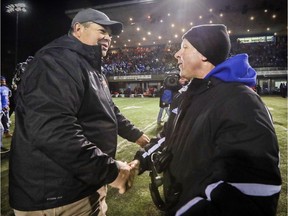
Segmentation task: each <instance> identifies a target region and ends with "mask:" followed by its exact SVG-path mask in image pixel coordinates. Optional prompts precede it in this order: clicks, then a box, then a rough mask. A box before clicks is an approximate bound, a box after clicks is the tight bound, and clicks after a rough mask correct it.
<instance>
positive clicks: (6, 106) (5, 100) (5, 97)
mask: <svg viewBox="0 0 288 216" xmlns="http://www.w3.org/2000/svg"><path fill="white" fill-rule="evenodd" d="M0 89H1V90H0V91H1V101H2V106H3V108H2V111H3V115H2V118H1V122H2V125H3V127H4V137H12V134H11V133H10V124H11V122H10V115H9V110H10V99H9V98H10V97H11V96H12V93H11V90H10V88H9V87H8V86H7V84H6V78H5V77H4V76H1V87H0Z"/></svg>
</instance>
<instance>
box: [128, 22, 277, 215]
mask: <svg viewBox="0 0 288 216" xmlns="http://www.w3.org/2000/svg"><path fill="white" fill-rule="evenodd" d="M230 48H231V45H230V38H229V35H228V32H227V28H226V26H224V25H222V24H206V25H199V26H194V27H192V28H191V29H190V30H188V31H187V32H186V33H185V34H184V35H183V37H182V43H181V48H180V50H179V51H178V52H177V53H176V54H175V58H176V59H177V60H178V65H179V69H180V76H181V77H185V78H186V79H188V80H190V83H189V85H188V89H187V91H186V92H184V93H183V97H182V102H181V104H180V106H179V108H178V113H177V115H176V116H175V119H174V121H173V124H171V126H170V127H168V128H167V131H166V136H165V140H164V143H163V141H162V143H161V146H162V150H161V151H157V152H153V151H152V149H147V150H146V155H145V156H146V158H149V157H147V156H148V155H150V161H151V162H152V163H150V164H152V166H151V167H152V177H151V179H152V181H151V184H150V190H151V195H152V199H153V201H154V203H155V205H156V206H157V207H158V208H159V209H160V210H162V211H164V212H165V213H166V215H176V216H179V215H181V216H186V215H187V216H188V215H193V216H204V215H205V216H215V215H217V216H230V215H233V216H243V215H263V216H264V215H265V216H272V215H276V210H277V203H278V199H279V194H280V191H281V184H282V182H281V175H280V170H279V147H278V141H277V136H276V133H275V129H274V126H273V121H272V116H271V114H270V113H269V110H268V108H267V107H266V105H265V104H264V103H263V102H262V100H261V98H260V97H259V95H258V94H257V93H256V92H254V91H253V90H252V88H251V87H252V86H255V84H256V71H255V70H254V69H253V68H252V67H251V66H250V64H249V62H248V55H247V54H238V55H235V56H232V57H230V58H228V56H229V52H230ZM151 140H152V139H151ZM158 143H159V141H158ZM142 158H143V159H145V158H144V157H142ZM136 159H137V157H136ZM140 161H141V159H140ZM132 162H133V163H134V164H135V166H137V165H136V164H137V160H135V161H132ZM132 162H131V163H132ZM143 164H144V165H146V164H145V160H144V162H143ZM140 171H141V163H140ZM150 174H151V173H150ZM153 176H154V177H153ZM162 184H163V193H164V199H162V198H161V196H160V195H159V194H160V192H161V191H162V190H161V191H159V189H158V188H159V187H160V186H162Z"/></svg>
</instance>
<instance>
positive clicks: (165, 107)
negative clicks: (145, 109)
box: [157, 85, 173, 125]
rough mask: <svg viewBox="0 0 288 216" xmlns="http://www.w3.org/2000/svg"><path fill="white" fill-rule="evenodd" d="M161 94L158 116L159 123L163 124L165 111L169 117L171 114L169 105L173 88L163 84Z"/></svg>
mask: <svg viewBox="0 0 288 216" xmlns="http://www.w3.org/2000/svg"><path fill="white" fill-rule="evenodd" d="M159 94H160V100H159V108H160V109H159V112H158V116H157V124H158V125H161V122H162V116H163V111H165V112H166V114H167V116H168V117H169V115H170V110H169V106H170V104H171V102H172V98H173V92H172V90H170V89H168V88H166V87H165V85H164V86H161V88H160V91H159Z"/></svg>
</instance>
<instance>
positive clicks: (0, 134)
mask: <svg viewBox="0 0 288 216" xmlns="http://www.w3.org/2000/svg"><path fill="white" fill-rule="evenodd" d="M0 96H1V97H2V92H1V91H0ZM2 115H3V109H2V102H1V100H0V119H1V118H2ZM3 134H4V127H3V125H2V122H1V121H0V148H1V151H0V153H1V154H3V153H6V152H8V151H9V149H6V148H5V147H4V145H3V141H2V139H3Z"/></svg>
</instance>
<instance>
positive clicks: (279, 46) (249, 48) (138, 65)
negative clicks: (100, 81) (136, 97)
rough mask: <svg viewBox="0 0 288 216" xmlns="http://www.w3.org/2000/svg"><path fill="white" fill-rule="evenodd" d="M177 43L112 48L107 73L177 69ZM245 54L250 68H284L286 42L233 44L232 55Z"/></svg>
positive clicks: (108, 74) (106, 59)
mask: <svg viewBox="0 0 288 216" xmlns="http://www.w3.org/2000/svg"><path fill="white" fill-rule="evenodd" d="M179 47H180V44H169V45H155V46H149V47H133V48H132V47H131V48H125V49H122V50H120V49H114V50H111V51H110V52H109V54H108V56H107V57H106V58H105V59H104V64H103V71H104V73H105V74H106V76H121V75H128V74H159V73H164V72H171V71H173V70H177V65H176V64H177V62H176V59H175V58H174V57H173V56H174V54H175V53H176V51H177V50H178V49H179ZM236 53H247V54H248V55H249V61H250V64H251V66H252V67H254V68H257V67H286V66H287V41H285V40H283V41H278V42H277V43H276V42H266V43H263V42H261V43H249V44H248V43H238V42H234V43H232V49H231V56H233V55H235V54H236Z"/></svg>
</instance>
